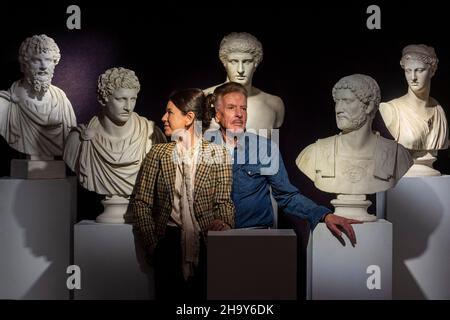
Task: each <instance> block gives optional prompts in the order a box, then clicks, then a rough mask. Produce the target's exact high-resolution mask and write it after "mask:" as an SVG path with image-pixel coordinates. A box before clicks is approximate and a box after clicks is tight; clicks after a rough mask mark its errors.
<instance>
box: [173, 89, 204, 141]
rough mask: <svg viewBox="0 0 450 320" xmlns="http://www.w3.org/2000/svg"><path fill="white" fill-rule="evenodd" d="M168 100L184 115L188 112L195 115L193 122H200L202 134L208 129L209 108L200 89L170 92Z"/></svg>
mask: <svg viewBox="0 0 450 320" xmlns="http://www.w3.org/2000/svg"><path fill="white" fill-rule="evenodd" d="M169 100H170V101H172V103H173V104H174V105H175V106H176V107H177V108H178V109H180V110H181V112H182V113H183V114H184V115H186V114H187V113H188V112H189V111H192V112H193V113H194V114H195V120H199V121H201V122H202V132H204V131H205V130H207V129H208V128H209V124H210V123H211V113H210V110H209V109H210V108H209V106H208V105H207V104H206V97H205V94H204V93H203V91H202V90H201V89H198V88H188V89H181V90H176V91H174V92H172V93H171V94H170V96H169Z"/></svg>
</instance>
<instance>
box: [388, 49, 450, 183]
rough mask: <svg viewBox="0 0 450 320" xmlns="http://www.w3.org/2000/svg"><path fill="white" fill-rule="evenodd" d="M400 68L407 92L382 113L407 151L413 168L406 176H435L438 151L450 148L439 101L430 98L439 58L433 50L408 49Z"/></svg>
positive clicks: (395, 137)
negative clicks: (402, 71) (434, 164)
mask: <svg viewBox="0 0 450 320" xmlns="http://www.w3.org/2000/svg"><path fill="white" fill-rule="evenodd" d="M400 65H401V67H402V68H403V69H404V71H405V78H406V82H407V83H408V92H407V93H406V94H405V95H403V96H401V97H399V98H396V99H393V100H391V101H388V102H385V103H381V104H380V113H381V116H382V117H383V121H384V123H385V124H386V127H387V128H388V130H389V132H390V133H391V135H392V136H393V137H394V139H395V140H396V141H397V142H398V143H400V144H401V145H403V146H404V147H405V148H407V149H408V150H409V151H410V152H411V154H412V156H413V159H414V165H413V166H412V167H411V169H410V171H408V172H407V174H406V175H407V176H436V175H440V172H439V171H437V170H435V169H433V166H432V164H433V162H434V161H435V160H436V155H437V150H441V149H446V148H448V146H449V141H448V124H447V120H446V117H445V112H444V110H443V108H442V107H441V105H440V104H439V102H438V101H436V100H435V99H434V98H432V97H430V87H431V78H432V77H433V75H434V74H435V72H436V70H437V65H438V58H437V56H436V53H435V51H434V49H433V48H432V47H429V46H426V45H423V44H420V45H408V46H406V47H405V48H404V49H403V52H402V58H401V60H400Z"/></svg>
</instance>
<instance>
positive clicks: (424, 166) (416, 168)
mask: <svg viewBox="0 0 450 320" xmlns="http://www.w3.org/2000/svg"><path fill="white" fill-rule="evenodd" d="M436 153H437V151H432V152H427V151H417V152H415V153H413V154H412V156H413V158H414V164H413V165H412V166H411V168H409V170H408V171H407V172H406V174H405V177H424V176H440V175H441V173H440V172H439V171H438V170H436V169H433V162H435V161H436Z"/></svg>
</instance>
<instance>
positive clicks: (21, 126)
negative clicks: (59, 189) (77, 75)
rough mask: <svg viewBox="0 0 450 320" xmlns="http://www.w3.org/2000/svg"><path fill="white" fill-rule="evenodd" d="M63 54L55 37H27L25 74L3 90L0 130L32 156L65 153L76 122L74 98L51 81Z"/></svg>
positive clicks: (21, 51)
mask: <svg viewBox="0 0 450 320" xmlns="http://www.w3.org/2000/svg"><path fill="white" fill-rule="evenodd" d="M60 58H61V55H60V51H59V48H58V46H57V45H56V43H55V41H54V40H53V39H52V38H50V37H47V36H46V35H34V36H32V37H30V38H27V39H25V41H23V43H22V44H21V46H20V49H19V62H20V68H21V71H22V73H23V74H24V77H23V78H22V79H21V80H18V81H16V82H14V83H13V84H12V85H11V87H10V88H9V89H8V90H6V91H0V134H1V135H2V136H3V137H4V138H5V140H6V141H7V142H8V143H9V145H10V146H11V147H12V148H14V149H16V150H17V151H19V152H22V153H24V154H27V155H29V156H32V158H33V157H34V158H37V159H39V158H42V159H53V157H54V156H60V155H62V153H63V146H64V141H65V139H66V138H67V136H68V134H69V131H70V129H71V128H72V127H75V126H76V118H75V113H74V111H73V109H72V105H71V103H70V101H69V100H68V99H67V97H66V95H65V93H64V92H63V91H62V90H61V89H59V88H57V87H56V86H54V85H52V84H51V82H52V78H53V73H54V70H55V67H56V65H57V64H58V62H59V60H60Z"/></svg>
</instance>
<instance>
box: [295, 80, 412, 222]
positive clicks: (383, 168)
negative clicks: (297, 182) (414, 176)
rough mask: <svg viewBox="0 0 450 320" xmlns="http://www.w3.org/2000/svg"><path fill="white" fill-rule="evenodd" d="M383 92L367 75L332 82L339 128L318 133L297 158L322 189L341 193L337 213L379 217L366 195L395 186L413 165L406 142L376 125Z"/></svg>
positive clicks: (349, 216) (346, 215) (360, 216)
mask: <svg viewBox="0 0 450 320" xmlns="http://www.w3.org/2000/svg"><path fill="white" fill-rule="evenodd" d="M380 97H381V95H380V88H379V86H378V84H377V83H376V81H375V80H374V79H373V78H371V77H369V76H366V75H362V74H353V75H350V76H347V77H343V78H342V79H340V80H339V81H338V82H337V83H336V84H335V85H334V87H333V99H334V101H335V103H336V106H335V113H336V123H337V126H338V128H339V129H340V130H341V133H340V134H339V135H334V136H331V137H328V138H324V139H319V140H318V141H317V142H316V143H313V144H311V145H309V146H308V147H306V148H305V149H304V150H303V151H302V152H301V153H300V155H299V156H298V157H297V160H296V164H297V166H298V167H299V169H300V170H301V171H302V172H303V173H304V174H306V175H307V176H308V178H310V179H311V180H312V181H314V184H315V186H316V187H317V188H318V189H320V190H322V191H325V192H331V193H337V194H339V195H338V197H337V199H335V200H333V201H332V202H331V203H332V204H333V205H335V206H336V211H335V213H336V214H339V215H341V214H342V215H344V216H345V217H347V218H353V219H356V220H360V221H375V220H376V217H374V216H373V215H369V214H368V213H367V211H366V208H367V207H368V206H370V204H371V203H370V201H367V200H366V199H365V195H366V194H373V193H376V192H381V191H385V190H387V189H390V188H392V187H394V186H395V184H396V183H397V181H398V180H399V179H400V178H401V177H402V176H403V175H404V174H405V173H406V172H407V171H408V169H409V167H411V165H412V159H411V156H410V155H409V153H408V151H407V150H406V149H405V148H403V147H402V146H401V145H399V144H398V143H396V142H395V141H392V140H388V139H385V138H383V137H381V136H380V135H379V134H378V133H377V132H373V131H372V122H373V119H374V118H375V114H376V113H377V111H378V105H379V103H380ZM365 204H367V206H365V207H364V205H365Z"/></svg>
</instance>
